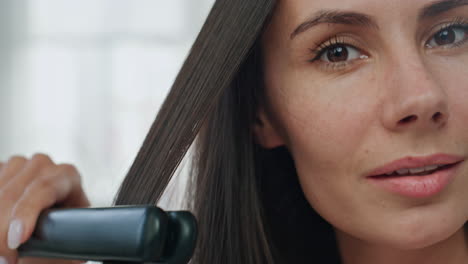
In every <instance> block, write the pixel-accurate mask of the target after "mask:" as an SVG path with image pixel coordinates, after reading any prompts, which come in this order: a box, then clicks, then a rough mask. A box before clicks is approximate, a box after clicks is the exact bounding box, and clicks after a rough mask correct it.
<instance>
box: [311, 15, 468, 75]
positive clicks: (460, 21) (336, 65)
mask: <svg viewBox="0 0 468 264" xmlns="http://www.w3.org/2000/svg"><path fill="white" fill-rule="evenodd" d="M451 28H454V29H462V30H465V31H466V32H467V34H468V19H466V18H462V17H457V18H455V19H454V20H453V21H452V22H449V23H448V24H445V25H443V26H441V27H440V28H439V29H438V30H437V31H436V32H435V33H434V34H433V35H432V36H431V38H430V39H429V40H432V39H433V38H434V37H435V36H436V35H437V34H438V33H440V32H442V31H444V30H447V29H451ZM467 41H468V38H465V39H464V40H462V41H459V42H457V43H453V44H448V45H450V48H457V47H459V46H462V45H463V44H465V42H467ZM426 45H428V44H426ZM316 46H317V48H315V49H312V48H311V49H309V50H310V51H311V53H313V54H316V55H315V56H314V58H312V59H310V60H308V62H310V63H320V68H321V69H323V70H329V71H330V70H331V71H333V70H340V69H344V68H346V67H348V66H349V65H350V64H352V63H354V62H356V61H355V60H356V59H354V60H351V61H341V62H320V58H321V57H322V56H323V55H324V54H325V52H327V51H328V50H330V49H332V48H335V47H340V46H344V47H348V48H349V47H351V48H353V49H355V50H357V51H359V52H360V53H362V51H361V50H360V49H359V48H357V47H356V46H355V45H352V44H350V43H347V42H346V41H345V40H344V38H343V37H341V36H338V35H335V36H333V37H332V38H331V39H329V40H327V41H325V42H323V43H321V44H320V45H316ZM441 46H446V45H441ZM364 56H366V57H367V55H364Z"/></svg>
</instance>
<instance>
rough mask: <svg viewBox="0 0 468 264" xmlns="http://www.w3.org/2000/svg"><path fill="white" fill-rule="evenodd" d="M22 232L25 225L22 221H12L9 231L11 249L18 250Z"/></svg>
mask: <svg viewBox="0 0 468 264" xmlns="http://www.w3.org/2000/svg"><path fill="white" fill-rule="evenodd" d="M22 232H23V224H22V223H21V221H20V220H18V219H15V220H13V221H11V223H10V229H9V230H8V247H9V248H10V249H16V248H17V247H18V246H19V244H20V239H21V234H22Z"/></svg>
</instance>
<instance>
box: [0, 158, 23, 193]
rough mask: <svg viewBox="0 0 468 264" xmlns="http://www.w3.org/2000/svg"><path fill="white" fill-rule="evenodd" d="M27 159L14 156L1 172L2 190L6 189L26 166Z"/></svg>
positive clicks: (0, 182) (0, 184)
mask: <svg viewBox="0 0 468 264" xmlns="http://www.w3.org/2000/svg"><path fill="white" fill-rule="evenodd" d="M26 162H27V159H26V158H25V157H22V156H12V157H11V158H10V159H9V160H8V161H7V163H6V164H5V165H4V167H3V168H2V171H1V172H0V190H1V189H2V187H4V186H5V185H6V184H7V183H8V182H9V181H10V180H11V179H12V178H13V177H14V176H15V175H16V174H17V173H18V171H20V170H21V169H22V168H23V167H24V165H25V164H26Z"/></svg>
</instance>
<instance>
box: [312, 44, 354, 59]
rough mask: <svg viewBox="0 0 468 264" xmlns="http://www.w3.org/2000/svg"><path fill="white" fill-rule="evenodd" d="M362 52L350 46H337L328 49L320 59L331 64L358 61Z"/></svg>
mask: <svg viewBox="0 0 468 264" xmlns="http://www.w3.org/2000/svg"><path fill="white" fill-rule="evenodd" d="M359 56H360V52H359V51H358V50H357V49H356V48H353V47H351V46H349V45H343V44H335V45H332V46H330V47H328V48H326V49H325V50H324V52H323V54H322V55H321V56H320V59H321V60H323V61H326V62H330V63H334V62H335V63H338V62H345V61H348V60H350V59H357V58H359Z"/></svg>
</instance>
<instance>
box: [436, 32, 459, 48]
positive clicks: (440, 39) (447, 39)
mask: <svg viewBox="0 0 468 264" xmlns="http://www.w3.org/2000/svg"><path fill="white" fill-rule="evenodd" d="M435 41H436V43H437V45H447V44H451V43H453V42H454V41H455V32H453V29H446V30H444V31H442V32H440V33H438V34H437V35H436V36H435Z"/></svg>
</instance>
